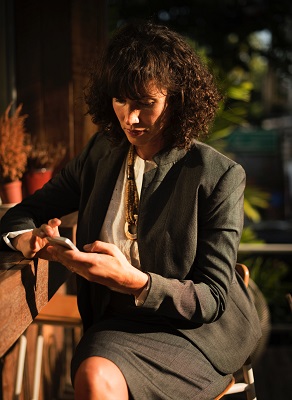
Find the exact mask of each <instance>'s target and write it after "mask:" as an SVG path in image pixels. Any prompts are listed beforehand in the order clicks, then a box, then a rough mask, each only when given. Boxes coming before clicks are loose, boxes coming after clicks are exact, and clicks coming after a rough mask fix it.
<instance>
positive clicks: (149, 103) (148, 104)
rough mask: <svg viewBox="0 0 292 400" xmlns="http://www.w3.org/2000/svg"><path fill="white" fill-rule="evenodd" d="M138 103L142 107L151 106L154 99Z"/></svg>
mask: <svg viewBox="0 0 292 400" xmlns="http://www.w3.org/2000/svg"><path fill="white" fill-rule="evenodd" d="M138 104H139V106H142V107H152V106H153V105H154V101H138Z"/></svg>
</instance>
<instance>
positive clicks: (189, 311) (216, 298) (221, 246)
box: [143, 164, 246, 324]
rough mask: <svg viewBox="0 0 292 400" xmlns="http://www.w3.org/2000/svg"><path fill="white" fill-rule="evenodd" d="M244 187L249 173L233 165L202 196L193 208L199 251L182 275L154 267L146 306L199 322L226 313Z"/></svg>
mask: <svg viewBox="0 0 292 400" xmlns="http://www.w3.org/2000/svg"><path fill="white" fill-rule="evenodd" d="M244 188H245V172H244V170H243V168H242V167H241V166H240V165H239V164H234V165H233V166H232V167H231V168H229V169H228V170H227V171H226V172H225V173H224V174H223V175H222V177H221V178H220V179H219V181H218V183H217V184H216V186H215V187H214V188H213V189H212V191H211V193H210V194H209V195H208V196H207V197H206V196H201V197H200V196H199V197H198V207H197V209H196V210H197V211H194V212H197V213H198V215H197V217H196V218H195V219H196V220H197V221H198V225H197V226H193V227H192V229H193V237H194V238H195V237H196V239H193V242H194V243H193V246H196V252H195V258H194V260H193V265H192V267H191V269H190V271H189V274H188V275H187V276H186V277H185V278H183V279H169V278H165V277H163V276H161V275H159V274H156V273H151V272H150V276H151V288H150V291H149V294H148V297H147V299H146V301H145V303H144V305H143V307H148V308H150V309H152V310H154V311H155V312H156V313H160V314H161V315H163V316H166V317H168V318H175V319H179V320H185V321H192V322H194V323H199V324H201V323H210V322H213V321H215V320H217V319H218V318H219V317H220V316H221V315H222V314H223V313H224V311H225V310H226V303H227V301H228V293H229V291H230V287H231V285H232V284H236V283H237V281H236V278H235V276H236V274H235V264H236V260H237V250H238V246H239V242H240V238H241V233H242V228H243V218H244V212H243V201H244ZM189 207H191V206H189ZM195 231H197V232H195ZM189 236H190V233H188V237H186V238H185V240H186V241H187V240H190V239H189ZM182 240H183V239H182ZM241 292H242V291H241ZM240 294H241V293H240ZM242 295H243V296H245V295H246V294H244V293H243V292H242ZM239 300H240V299H239Z"/></svg>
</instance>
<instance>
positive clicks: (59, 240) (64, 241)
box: [46, 236, 78, 250]
mask: <svg viewBox="0 0 292 400" xmlns="http://www.w3.org/2000/svg"><path fill="white" fill-rule="evenodd" d="M46 239H47V240H48V242H49V243H50V244H54V243H55V244H58V245H60V246H63V247H66V248H67V249H70V250H78V249H77V247H76V246H75V244H74V243H72V242H71V240H70V239H68V238H66V237H62V236H53V237H50V236H47V237H46Z"/></svg>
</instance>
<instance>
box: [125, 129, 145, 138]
mask: <svg viewBox="0 0 292 400" xmlns="http://www.w3.org/2000/svg"><path fill="white" fill-rule="evenodd" d="M125 130H126V132H127V133H128V134H129V135H131V136H140V135H142V134H143V133H145V132H146V129H125Z"/></svg>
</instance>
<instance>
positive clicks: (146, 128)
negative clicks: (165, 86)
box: [113, 84, 167, 160]
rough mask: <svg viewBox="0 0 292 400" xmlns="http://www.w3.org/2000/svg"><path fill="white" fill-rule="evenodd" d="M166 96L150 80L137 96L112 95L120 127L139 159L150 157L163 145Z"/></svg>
mask: <svg viewBox="0 0 292 400" xmlns="http://www.w3.org/2000/svg"><path fill="white" fill-rule="evenodd" d="M166 96H167V91H166V90H163V91H161V90H158V89H157V87H156V86H155V85H154V84H150V85H149V90H148V93H147V95H146V96H145V97H143V98H141V99H138V100H131V99H127V98H113V108H114V111H115V113H116V116H117V118H118V120H119V122H120V124H121V127H122V129H123V131H124V132H125V134H126V136H127V138H128V140H129V142H130V143H132V144H133V145H134V146H135V148H136V152H137V154H138V155H139V156H140V157H141V158H143V159H147V160H149V159H152V157H153V156H154V155H155V154H156V153H157V152H158V151H159V150H161V149H162V148H163V147H164V140H163V136H162V132H163V130H164V128H165V126H166V124H167V113H165V110H166V108H167V97H166Z"/></svg>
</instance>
